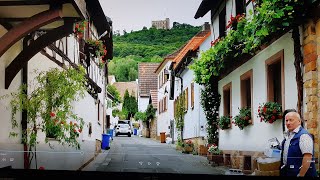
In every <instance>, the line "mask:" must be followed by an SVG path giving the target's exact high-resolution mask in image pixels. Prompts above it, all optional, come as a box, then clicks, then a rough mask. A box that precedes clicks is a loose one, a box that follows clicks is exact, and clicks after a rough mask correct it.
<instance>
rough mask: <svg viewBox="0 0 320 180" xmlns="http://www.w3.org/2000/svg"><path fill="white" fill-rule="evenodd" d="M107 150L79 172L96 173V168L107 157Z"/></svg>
mask: <svg viewBox="0 0 320 180" xmlns="http://www.w3.org/2000/svg"><path fill="white" fill-rule="evenodd" d="M109 151H110V149H109V150H102V152H101V153H99V154H98V155H97V156H96V157H95V158H94V159H93V160H92V161H91V162H90V163H89V164H88V165H86V166H85V167H84V168H83V169H81V171H96V170H97V167H98V166H99V165H100V164H102V163H103V162H104V161H105V159H106V158H107V156H108V153H109Z"/></svg>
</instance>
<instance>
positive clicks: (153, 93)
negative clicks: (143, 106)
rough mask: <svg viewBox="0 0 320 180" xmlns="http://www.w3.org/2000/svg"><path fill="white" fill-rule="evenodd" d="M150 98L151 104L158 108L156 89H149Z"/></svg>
mask: <svg viewBox="0 0 320 180" xmlns="http://www.w3.org/2000/svg"><path fill="white" fill-rule="evenodd" d="M150 96H151V97H150V98H151V102H152V106H153V107H154V108H158V103H157V102H158V91H157V90H150Z"/></svg>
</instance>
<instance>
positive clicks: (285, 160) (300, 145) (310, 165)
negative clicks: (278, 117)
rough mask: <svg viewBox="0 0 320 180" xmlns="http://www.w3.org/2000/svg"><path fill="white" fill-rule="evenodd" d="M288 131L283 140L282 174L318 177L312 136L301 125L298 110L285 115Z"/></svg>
mask: <svg viewBox="0 0 320 180" xmlns="http://www.w3.org/2000/svg"><path fill="white" fill-rule="evenodd" d="M285 123H286V127H287V129H288V130H287V131H286V132H285V139H284V140H283V141H282V146H281V147H282V151H281V169H280V175H281V176H298V177H303V176H312V177H316V176H317V172H316V167H315V161H314V147H313V139H312V136H311V135H310V134H309V133H308V131H307V130H306V129H304V128H303V127H302V126H301V118H300V115H299V114H298V113H297V112H289V113H287V114H286V115H285Z"/></svg>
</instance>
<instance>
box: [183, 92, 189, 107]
mask: <svg viewBox="0 0 320 180" xmlns="http://www.w3.org/2000/svg"><path fill="white" fill-rule="evenodd" d="M184 95H185V108H186V111H188V95H189V94H188V88H187V89H186V90H185V94H184Z"/></svg>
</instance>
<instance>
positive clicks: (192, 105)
mask: <svg viewBox="0 0 320 180" xmlns="http://www.w3.org/2000/svg"><path fill="white" fill-rule="evenodd" d="M193 108H194V83H191V109H193Z"/></svg>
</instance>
